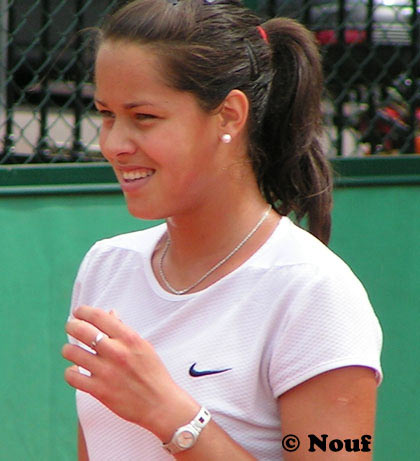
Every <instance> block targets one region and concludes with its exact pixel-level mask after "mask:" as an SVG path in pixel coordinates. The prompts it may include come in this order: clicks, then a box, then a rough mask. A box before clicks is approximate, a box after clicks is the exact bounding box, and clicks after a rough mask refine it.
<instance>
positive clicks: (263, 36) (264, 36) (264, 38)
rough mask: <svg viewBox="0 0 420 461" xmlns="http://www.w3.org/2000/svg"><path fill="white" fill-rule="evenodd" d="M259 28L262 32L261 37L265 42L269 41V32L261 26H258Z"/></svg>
mask: <svg viewBox="0 0 420 461" xmlns="http://www.w3.org/2000/svg"><path fill="white" fill-rule="evenodd" d="M257 30H258V32H259V33H260V35H261V38H262V39H263V40H264V41H265V43H268V35H267V32H266V31H265V30H264V29H263V28H262V27H261V26H257Z"/></svg>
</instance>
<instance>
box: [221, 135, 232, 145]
mask: <svg viewBox="0 0 420 461" xmlns="http://www.w3.org/2000/svg"><path fill="white" fill-rule="evenodd" d="M221 140H222V142H224V143H225V144H229V143H230V142H231V141H232V136H231V135H230V134H229V133H225V134H222V137H221Z"/></svg>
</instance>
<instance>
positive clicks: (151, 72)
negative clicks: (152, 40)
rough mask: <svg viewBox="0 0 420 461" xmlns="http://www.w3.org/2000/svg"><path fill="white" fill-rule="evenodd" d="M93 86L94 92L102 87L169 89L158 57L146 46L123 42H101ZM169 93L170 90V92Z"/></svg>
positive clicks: (132, 89)
mask: <svg viewBox="0 0 420 461" xmlns="http://www.w3.org/2000/svg"><path fill="white" fill-rule="evenodd" d="M95 83H96V86H97V90H98V91H101V88H102V87H104V88H105V87H106V91H108V90H109V89H110V88H112V87H118V88H119V89H122V88H126V89H127V91H136V90H140V89H144V90H146V89H148V90H152V89H158V91H164V90H165V91H166V90H168V91H169V90H171V88H169V86H168V85H167V84H166V82H165V78H164V65H163V62H162V58H160V57H159V56H157V54H156V53H155V52H153V50H152V49H151V48H150V47H148V46H146V45H145V46H142V45H137V44H134V43H130V42H125V41H105V42H103V43H102V44H101V45H100V47H99V49H98V53H97V56H96V62H95ZM172 91H173V90H172Z"/></svg>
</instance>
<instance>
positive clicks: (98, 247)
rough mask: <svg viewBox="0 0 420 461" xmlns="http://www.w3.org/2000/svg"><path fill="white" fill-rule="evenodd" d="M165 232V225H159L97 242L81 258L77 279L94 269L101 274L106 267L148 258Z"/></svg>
mask: <svg viewBox="0 0 420 461" xmlns="http://www.w3.org/2000/svg"><path fill="white" fill-rule="evenodd" d="M165 230H166V224H159V225H157V226H153V227H150V228H148V229H144V230H141V231H136V232H130V233H127V234H120V235H117V236H114V237H111V238H106V239H103V240H99V241H97V242H96V243H95V244H94V245H93V246H92V247H91V248H90V249H89V251H88V252H87V253H86V255H85V257H84V258H83V261H82V264H81V266H80V269H79V278H80V277H83V276H84V275H86V274H87V273H88V272H89V273H92V270H93V271H94V270H95V268H97V269H98V270H101V272H102V271H103V270H104V269H105V268H106V267H116V265H118V266H119V265H120V264H121V263H122V262H124V261H131V260H133V261H134V260H135V261H137V262H140V261H142V260H145V259H147V258H149V257H150V255H151V253H152V252H153V250H154V248H155V245H156V243H157V242H158V241H159V239H160V238H161V236H162V235H163V233H164V232H165Z"/></svg>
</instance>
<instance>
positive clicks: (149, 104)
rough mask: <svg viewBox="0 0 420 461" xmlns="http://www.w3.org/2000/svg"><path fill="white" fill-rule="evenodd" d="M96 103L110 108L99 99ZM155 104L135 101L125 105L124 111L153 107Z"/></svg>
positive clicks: (96, 99)
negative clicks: (140, 107)
mask: <svg viewBox="0 0 420 461" xmlns="http://www.w3.org/2000/svg"><path fill="white" fill-rule="evenodd" d="M94 100H95V102H97V103H99V104H100V105H101V106H104V107H108V106H107V105H106V103H105V102H103V101H101V100H100V99H98V98H94ZM152 105H153V104H152V103H150V102H148V101H133V102H127V103H126V104H123V107H124V109H134V108H135V107H139V106H152Z"/></svg>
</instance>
